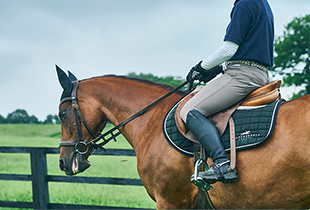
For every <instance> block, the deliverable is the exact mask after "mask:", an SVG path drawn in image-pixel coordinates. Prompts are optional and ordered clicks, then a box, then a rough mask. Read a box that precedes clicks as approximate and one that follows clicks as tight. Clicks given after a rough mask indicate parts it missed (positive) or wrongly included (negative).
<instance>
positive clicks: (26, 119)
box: [6, 109, 39, 124]
mask: <svg viewBox="0 0 310 210" xmlns="http://www.w3.org/2000/svg"><path fill="white" fill-rule="evenodd" d="M6 121H7V123H27V124H38V123H39V120H38V118H36V117H35V116H34V115H32V116H29V115H28V113H27V112H26V110H24V109H16V110H15V111H14V112H12V113H9V114H8V116H7V118H6Z"/></svg>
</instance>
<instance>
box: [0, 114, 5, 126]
mask: <svg viewBox="0 0 310 210" xmlns="http://www.w3.org/2000/svg"><path fill="white" fill-rule="evenodd" d="M1 123H6V119H5V118H4V117H3V116H2V115H1V114H0V124H1Z"/></svg>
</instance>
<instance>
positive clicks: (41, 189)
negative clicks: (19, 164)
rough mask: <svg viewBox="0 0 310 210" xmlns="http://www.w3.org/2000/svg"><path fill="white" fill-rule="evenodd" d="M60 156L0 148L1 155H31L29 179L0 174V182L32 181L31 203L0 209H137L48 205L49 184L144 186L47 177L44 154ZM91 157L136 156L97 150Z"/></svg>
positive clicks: (133, 181)
mask: <svg viewBox="0 0 310 210" xmlns="http://www.w3.org/2000/svg"><path fill="white" fill-rule="evenodd" d="M59 152H60V150H59V148H41V147H0V153H30V162H31V175H19V174H0V180H10V181H31V182H32V197H33V202H20V201H0V207H7V208H33V209H138V208H124V207H111V206H93V205H79V204H59V203H50V202H49V191H48V182H75V183H90V184H109V185H135V186H143V184H142V182H141V180H140V179H125V178H104V177H103V178H101V177H69V176H52V175H48V174H47V162H46V154H59ZM93 155H114V156H135V155H136V154H135V152H134V150H128V149H107V151H106V152H102V151H99V150H98V151H96V152H95V153H94V154H93Z"/></svg>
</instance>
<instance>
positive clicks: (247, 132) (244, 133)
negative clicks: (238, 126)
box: [240, 130, 251, 136]
mask: <svg viewBox="0 0 310 210" xmlns="http://www.w3.org/2000/svg"><path fill="white" fill-rule="evenodd" d="M250 133H251V131H247V130H245V132H243V133H240V135H241V136H243V135H248V134H250Z"/></svg>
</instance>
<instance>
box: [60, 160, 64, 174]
mask: <svg viewBox="0 0 310 210" xmlns="http://www.w3.org/2000/svg"><path fill="white" fill-rule="evenodd" d="M59 168H60V170H62V171H65V161H64V159H60V160H59Z"/></svg>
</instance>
